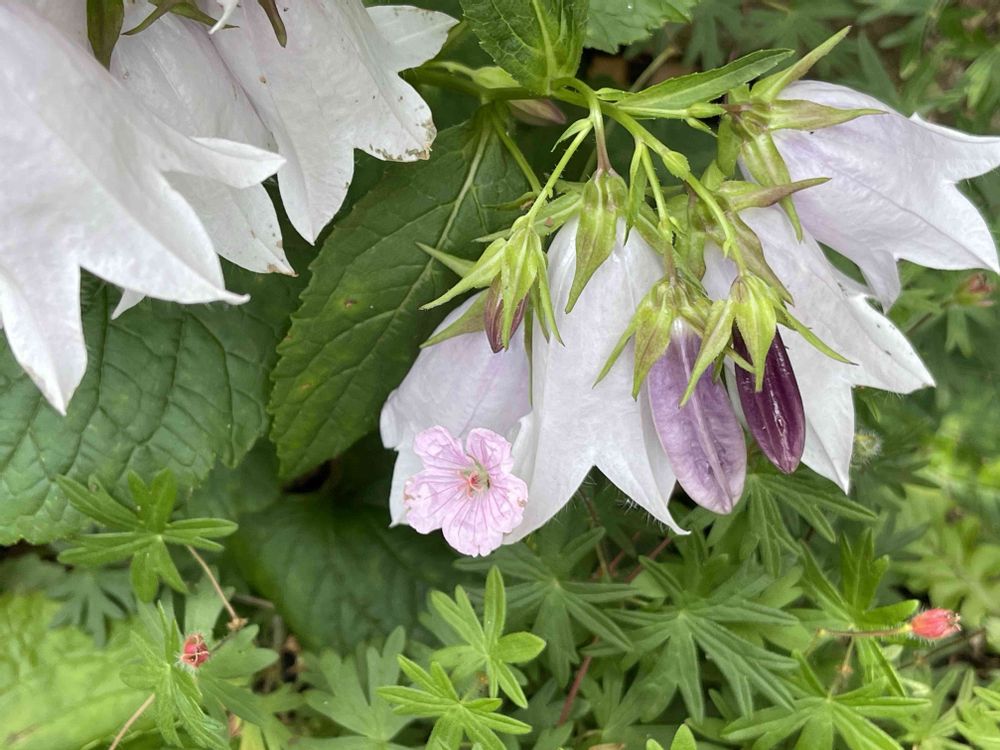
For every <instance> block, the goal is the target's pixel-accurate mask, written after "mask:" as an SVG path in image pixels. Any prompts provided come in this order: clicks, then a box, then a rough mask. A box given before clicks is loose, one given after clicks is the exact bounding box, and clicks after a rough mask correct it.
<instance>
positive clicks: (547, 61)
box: [462, 0, 587, 94]
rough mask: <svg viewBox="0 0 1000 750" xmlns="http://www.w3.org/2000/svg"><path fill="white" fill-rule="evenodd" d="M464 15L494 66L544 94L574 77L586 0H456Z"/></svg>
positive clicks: (583, 33)
mask: <svg viewBox="0 0 1000 750" xmlns="http://www.w3.org/2000/svg"><path fill="white" fill-rule="evenodd" d="M462 10H463V11H464V14H465V18H466V20H467V21H468V22H469V25H470V26H471V27H472V30H473V32H475V34H476V36H477V37H478V38H479V43H480V45H482V47H483V49H484V50H486V51H487V52H488V53H489V54H490V56H491V57H492V58H493V59H494V60H495V61H496V63H497V65H499V66H500V67H502V68H503V69H504V70H506V71H507V72H508V73H510V74H511V75H512V76H513V77H514V78H515V79H516V80H517V81H518V82H520V83H521V84H522V85H524V86H527V87H528V88H530V89H532V90H534V91H537V92H539V93H543V94H544V93H548V92H549V90H550V87H551V84H552V82H553V81H555V80H556V79H559V78H566V77H570V76H574V75H576V69H577V66H578V65H579V64H580V53H581V52H582V50H583V41H584V37H585V36H586V30H587V0H462Z"/></svg>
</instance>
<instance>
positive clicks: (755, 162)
mask: <svg viewBox="0 0 1000 750" xmlns="http://www.w3.org/2000/svg"><path fill="white" fill-rule="evenodd" d="M741 153H742V155H743V163H744V164H745V165H746V168H747V170H748V171H749V172H750V174H751V175H753V178H754V179H755V180H756V181H757V182H759V183H760V184H762V185H787V184H789V183H790V182H791V181H792V178H791V175H789V173H788V165H787V164H785V159H784V157H782V155H781V153H780V152H779V151H778V147H777V146H776V145H775V144H774V139H773V138H772V137H771V134H770V133H769V132H768V131H766V130H763V131H755V132H747V131H745V135H744V138H743V145H742V148H741ZM779 202H780V203H781V207H782V208H783V209H784V210H785V213H786V214H788V218H789V220H791V222H792V226H793V227H794V228H795V237H796V238H797V239H799V240H801V239H802V223H801V222H800V221H799V215H798V212H797V211H796V210H795V204H794V203H792V199H791V198H790V197H787V196H786V197H785V198H782V199H781V201H779Z"/></svg>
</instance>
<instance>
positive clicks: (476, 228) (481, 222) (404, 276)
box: [269, 119, 523, 476]
mask: <svg viewBox="0 0 1000 750" xmlns="http://www.w3.org/2000/svg"><path fill="white" fill-rule="evenodd" d="M522 192H523V176H522V175H521V173H520V171H519V169H518V168H517V166H516V165H515V164H514V162H513V160H512V159H511V158H510V155H509V154H508V152H507V151H506V149H505V148H504V147H503V145H502V144H501V143H500V142H499V140H498V139H497V137H496V134H495V130H494V129H493V128H492V127H488V123H487V122H486V121H485V120H482V119H480V120H476V121H474V122H471V123H467V124H465V125H460V126H456V127H453V128H449V129H448V130H445V131H443V132H442V133H440V134H439V135H438V137H437V140H435V142H434V152H433V155H432V157H431V159H430V160H429V161H427V162H423V163H419V164H403V165H398V166H390V167H389V168H388V169H386V171H385V173H384V177H383V179H382V181H381V182H380V183H378V185H376V186H375V187H374V188H373V189H372V190H370V191H369V192H368V194H367V195H365V196H364V197H363V198H361V199H360V200H359V201H358V202H357V203H356V204H355V206H354V208H353V209H352V211H351V212H350V213H349V214H347V215H346V216H345V217H343V219H341V220H340V221H339V222H338V224H337V226H336V227H335V228H334V230H333V232H332V233H331V235H330V237H329V238H328V240H327V241H326V243H325V244H324V245H323V248H322V249H321V250H320V253H319V255H318V256H317V257H316V259H315V260H314V261H313V263H312V265H311V271H312V278H311V280H310V283H309V286H308V287H307V289H306V290H305V291H304V292H303V294H302V304H301V306H300V307H299V309H298V311H297V312H296V313H295V314H294V316H293V321H292V326H291V330H290V331H289V334H288V337H287V338H286V339H285V340H284V341H283V342H282V344H281V345H280V347H279V352H280V355H281V359H280V361H279V363H278V365H277V367H276V368H275V371H274V391H273V394H272V397H271V403H270V406H269V409H270V411H271V412H272V414H274V424H273V428H272V437H273V439H274V441H275V443H276V444H277V446H278V456H279V459H280V463H281V471H282V474H283V475H284V476H294V475H297V474H300V473H302V472H304V471H306V470H308V469H310V468H311V467H313V466H315V465H316V464H319V463H321V462H322V461H325V460H326V459H328V458H330V457H331V456H335V455H337V454H339V453H341V452H343V451H344V450H345V449H346V448H347V447H349V446H350V445H351V444H352V443H354V442H355V441H356V440H357V439H358V438H360V437H361V436H362V435H364V434H365V433H366V432H368V431H369V430H371V429H372V428H374V427H375V425H376V422H377V418H378V412H379V409H380V408H381V406H382V403H383V402H384V401H385V398H386V396H388V395H389V392H390V391H391V390H392V389H393V388H395V387H396V386H397V385H398V384H399V383H400V381H401V380H402V379H403V376H404V375H405V374H406V372H407V370H408V369H409V367H410V364H411V363H412V362H413V359H414V358H415V357H416V355H417V352H418V350H419V347H420V344H421V342H423V341H424V340H425V339H426V338H427V336H428V335H430V333H431V332H432V331H433V329H434V327H435V326H436V325H437V323H438V322H439V321H440V320H441V317H442V316H443V314H444V311H443V310H442V311H433V312H421V311H419V308H420V306H421V305H423V304H424V303H425V302H428V301H429V300H432V299H434V298H435V297H437V296H439V295H440V294H441V293H443V292H444V291H445V290H446V289H447V288H448V287H449V286H450V285H451V283H452V281H453V276H452V275H451V272H449V271H448V270H447V269H445V268H443V267H442V266H441V265H440V264H439V263H437V262H436V261H434V260H433V259H432V258H429V257H428V256H427V255H426V254H425V253H424V252H423V251H421V250H420V249H419V247H417V245H416V244H415V243H416V242H424V243H426V244H428V245H433V246H434V247H436V248H438V249H439V250H443V251H447V252H449V253H451V254H453V255H458V256H461V257H465V258H469V257H472V255H473V254H474V253H476V252H480V251H481V248H480V247H478V246H476V245H475V244H474V243H473V242H472V241H473V240H474V239H475V238H476V237H480V236H482V235H484V234H488V233H489V232H491V231H493V230H495V229H497V228H498V227H500V226H502V225H504V224H507V223H509V222H510V220H511V219H512V218H513V217H514V216H516V213H515V212H514V211H510V210H507V211H500V210H498V209H495V208H493V207H494V206H496V205H498V204H500V203H502V202H503V201H505V200H509V199H510V197H511V196H513V195H518V194H520V193H522Z"/></svg>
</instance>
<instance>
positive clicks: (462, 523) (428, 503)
mask: <svg viewBox="0 0 1000 750" xmlns="http://www.w3.org/2000/svg"><path fill="white" fill-rule="evenodd" d="M413 450H414V452H415V453H416V454H417V456H418V457H419V458H420V459H421V461H423V465H424V469H423V471H421V472H418V473H417V474H414V475H413V476H412V477H410V478H409V479H408V480H407V481H406V484H405V486H404V489H403V502H404V504H405V506H406V521H407V523H409V524H410V526H412V527H413V528H414V529H416V530H417V531H419V532H420V533H421V534H428V533H430V532H431V531H434V530H435V529H441V531H442V532H443V533H444V538H445V539H446V540H447V542H448V544H450V545H451V546H452V547H454V548H455V549H456V550H458V551H459V552H461V553H462V554H465V555H488V554H489V553H490V552H492V551H493V550H495V549H496V548H497V547H499V546H500V544H501V543H502V542H503V535H504V534H506V533H509V532H510V531H513V530H514V528H515V527H516V526H517V525H518V524H519V523H521V518H522V516H523V515H524V506H525V504H526V503H527V500H528V486H527V485H526V484H525V483H524V481H522V480H521V479H518V478H517V477H516V476H514V475H513V474H511V469H513V467H514V459H513V457H512V456H511V446H510V443H509V442H507V441H506V440H505V439H504V438H503V437H501V436H500V435H498V434H497V433H495V432H493V431H492V430H486V429H474V430H472V431H470V432H469V436H468V437H467V438H466V441H465V447H464V448H463V447H462V444H461V443H460V442H459V441H458V440H456V439H455V438H454V437H452V435H451V433H450V432H448V430H447V429H445V428H444V427H440V426H438V427H431V428H430V429H427V430H424V431H423V432H420V433H418V434H417V436H416V437H415V438H414V440H413Z"/></svg>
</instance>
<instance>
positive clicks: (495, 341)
mask: <svg viewBox="0 0 1000 750" xmlns="http://www.w3.org/2000/svg"><path fill="white" fill-rule="evenodd" d="M527 301H528V298H527V297H525V298H524V299H522V300H521V301H520V303H518V305H517V307H516V308H514V320H513V322H512V323H511V326H510V335H511V336H513V335H514V332H515V331H516V330H517V327H518V326H519V325H521V320H522V319H523V318H524V306H525V304H526V303H527ZM483 330H485V331H486V339H487V341H489V342H490V349H492V350H493V353H494V354H496V353H497V352H499V351H500V350H501V349H503V348H504V345H503V295H502V294H501V292H500V284H499V282H498V281H494V282H493V284H492V285H491V286H490V288H489V289H488V290H487V291H486V304H485V306H484V307H483Z"/></svg>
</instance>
